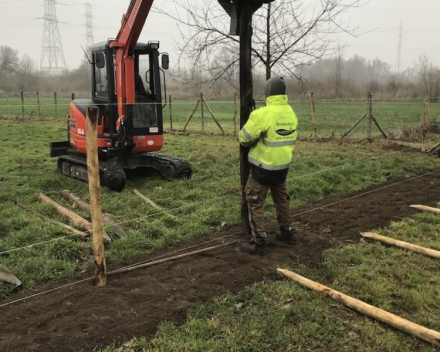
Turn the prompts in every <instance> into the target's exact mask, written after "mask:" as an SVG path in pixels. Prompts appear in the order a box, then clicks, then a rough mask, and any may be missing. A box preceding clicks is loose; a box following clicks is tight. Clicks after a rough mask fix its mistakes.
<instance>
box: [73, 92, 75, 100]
mask: <svg viewBox="0 0 440 352" xmlns="http://www.w3.org/2000/svg"><path fill="white" fill-rule="evenodd" d="M74 100H75V93H72V101H74Z"/></svg>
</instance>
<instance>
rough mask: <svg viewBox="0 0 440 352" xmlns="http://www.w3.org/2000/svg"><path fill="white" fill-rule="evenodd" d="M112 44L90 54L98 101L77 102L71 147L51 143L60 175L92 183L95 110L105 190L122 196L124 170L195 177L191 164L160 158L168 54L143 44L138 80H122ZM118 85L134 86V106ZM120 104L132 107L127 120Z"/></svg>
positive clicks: (70, 133)
mask: <svg viewBox="0 0 440 352" xmlns="http://www.w3.org/2000/svg"><path fill="white" fill-rule="evenodd" d="M110 43H111V42H108V43H106V44H101V45H96V46H94V47H92V48H90V59H91V62H92V64H91V82H92V99H77V100H74V101H72V102H71V105H70V114H69V116H68V142H55V143H51V156H53V157H59V159H58V170H59V172H60V173H61V174H63V175H65V176H68V177H72V178H75V179H78V180H82V181H85V182H87V181H88V174H87V163H86V160H85V155H86V148H87V143H86V133H87V131H86V122H87V120H86V114H87V108H89V107H95V108H98V109H99V111H100V118H99V121H98V149H99V157H100V168H101V183H102V184H103V185H105V186H107V187H109V188H111V189H114V190H116V191H121V190H122V189H123V188H124V187H125V182H126V175H125V171H124V170H127V169H137V168H152V169H155V170H156V171H158V172H159V173H160V174H161V175H162V176H163V177H164V178H166V179H175V178H182V177H184V178H189V177H191V174H192V171H191V166H190V165H189V163H188V162H187V161H186V160H184V159H180V158H174V157H170V156H166V155H163V154H159V153H157V151H159V150H161V149H162V146H163V108H164V107H165V104H163V102H162V92H164V94H165V97H166V84H165V72H164V70H166V69H168V67H169V57H168V54H162V55H161V54H160V53H159V42H149V43H148V44H140V43H138V44H137V45H136V47H135V50H134V57H133V58H132V59H133V60H134V68H135V70H134V71H135V72H134V75H133V77H130V78H131V79H128V78H127V77H125V79H124V77H117V71H116V69H115V53H114V51H115V49H114V48H112V47H111V46H110ZM160 56H161V57H162V60H161V63H162V67H160V60H159V58H160ZM162 78H163V79H162ZM162 82H163V83H162ZM118 84H127V85H132V87H127V88H128V89H130V88H131V89H132V90H133V93H134V95H135V103H134V104H126V103H124V102H120V101H118V98H117V85H118ZM162 86H163V87H164V88H163V89H162ZM119 104H124V105H125V106H126V116H119V112H118V105H119Z"/></svg>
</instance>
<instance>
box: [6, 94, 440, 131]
mask: <svg viewBox="0 0 440 352" xmlns="http://www.w3.org/2000/svg"><path fill="white" fill-rule="evenodd" d="M40 102H41V116H42V118H49V119H53V118H54V116H55V106H54V100H53V99H48V98H41V99H40ZM69 103H70V99H67V98H60V99H58V112H57V114H58V117H59V118H60V119H64V118H65V117H66V116H67V115H68V113H69ZM9 104H10V115H11V118H18V119H21V116H22V110H21V101H20V99H17V98H11V99H10V100H9ZM209 104H210V107H211V108H212V111H213V112H214V114H215V116H216V118H217V119H218V120H219V121H220V123H221V125H222V126H223V127H224V129H225V131H226V133H227V134H233V132H234V124H233V120H234V103H233V102H232V101H212V102H209ZM25 105H26V106H25V116H26V117H25V119H28V120H37V119H38V117H39V113H38V106H37V100H36V98H35V97H26V98H25ZM194 105H195V101H174V102H173V127H174V129H176V130H181V129H182V128H183V126H184V124H185V121H186V119H187V117H188V116H189V114H190V113H191V111H192V109H193V107H194ZM291 105H292V106H293V108H294V110H295V112H296V113H297V115H298V116H299V117H300V129H301V131H302V132H303V135H304V136H309V135H310V134H311V131H312V121H311V108H310V103H309V102H308V101H304V100H293V101H291ZM259 106H261V104H260V105H259ZM366 106H367V104H366V102H358V101H356V102H340V101H339V102H338V101H334V102H331V101H322V102H320V101H319V99H317V101H316V111H317V119H318V134H319V136H320V137H330V136H332V135H333V134H334V135H335V136H341V135H342V134H343V133H345V132H346V131H347V130H348V129H349V128H350V127H351V126H352V125H353V124H354V123H355V122H356V121H357V119H358V118H359V117H361V116H362V115H363V114H365V112H366ZM373 109H374V111H373V112H374V116H375V117H376V118H377V119H378V120H379V122H380V124H381V126H382V128H383V129H384V130H385V131H386V132H390V131H393V130H396V129H397V130H398V129H401V128H402V127H405V126H407V125H408V124H418V123H420V122H421V121H422V116H423V101H397V102H396V101H394V102H374V105H373ZM8 114H9V111H8V106H7V101H6V99H5V98H1V99H0V117H2V116H3V118H7V117H8ZM430 116H431V119H432V120H434V121H439V120H440V104H431V106H430ZM164 121H165V123H164V125H165V127H166V128H169V106H167V107H166V108H165V109H164ZM205 122H206V124H205V131H206V132H207V133H215V134H218V133H220V130H219V129H218V127H217V125H216V124H215V123H214V121H213V119H212V118H211V116H210V115H209V112H208V111H207V109H206V108H205ZM365 129H366V127H365V122H363V123H361V124H360V125H359V126H358V127H357V128H356V129H355V130H354V131H353V135H354V136H358V137H359V136H365ZM188 131H190V132H200V131H201V117H200V107H199V109H198V110H197V112H196V113H195V115H194V117H193V119H192V120H191V122H190V124H189V126H188ZM373 133H374V134H379V131H378V130H377V129H376V128H375V127H374V129H373Z"/></svg>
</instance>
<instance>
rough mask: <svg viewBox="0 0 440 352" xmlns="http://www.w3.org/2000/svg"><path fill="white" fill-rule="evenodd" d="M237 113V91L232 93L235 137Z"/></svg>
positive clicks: (235, 135) (235, 134) (235, 132)
mask: <svg viewBox="0 0 440 352" xmlns="http://www.w3.org/2000/svg"><path fill="white" fill-rule="evenodd" d="M237 114H238V108H237V93H234V137H237V132H238V131H237Z"/></svg>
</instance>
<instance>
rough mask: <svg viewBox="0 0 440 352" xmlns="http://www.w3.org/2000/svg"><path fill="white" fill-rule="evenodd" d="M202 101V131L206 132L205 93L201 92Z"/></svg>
mask: <svg viewBox="0 0 440 352" xmlns="http://www.w3.org/2000/svg"><path fill="white" fill-rule="evenodd" d="M200 101H201V102H202V104H201V106H200V114H201V116H202V133H205V110H204V106H203V103H204V102H205V99H204V98H203V93H200Z"/></svg>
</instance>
